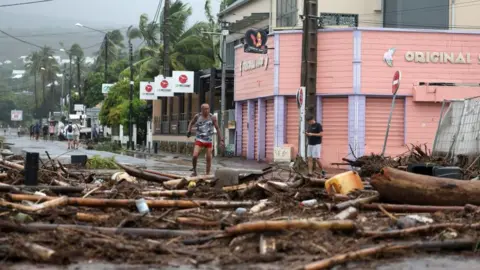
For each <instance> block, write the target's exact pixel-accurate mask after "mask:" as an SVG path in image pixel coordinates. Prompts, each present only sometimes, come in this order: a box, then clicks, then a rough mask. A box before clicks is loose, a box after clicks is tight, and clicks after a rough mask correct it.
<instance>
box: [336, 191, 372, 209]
mask: <svg viewBox="0 0 480 270" xmlns="http://www.w3.org/2000/svg"><path fill="white" fill-rule="evenodd" d="M378 197H379V196H378V194H376V195H373V196H370V197H366V198H358V199H355V200H349V201H346V202H341V203H338V204H336V205H335V206H334V207H333V208H334V209H335V210H344V209H347V208H348V207H350V206H353V207H357V206H359V205H362V204H366V203H370V202H373V201H375V200H378Z"/></svg>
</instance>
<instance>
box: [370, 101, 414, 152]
mask: <svg viewBox="0 0 480 270" xmlns="http://www.w3.org/2000/svg"><path fill="white" fill-rule="evenodd" d="M391 107H392V98H374V97H368V98H367V99H366V109H365V153H376V154H380V153H381V152H382V148H383V143H384V140H385V133H386V131H387V125H388V117H389V114H390V109H391ZM404 132H405V100H404V99H402V98H397V99H396V100H395V108H394V110H393V114H392V121H391V122H390V130H389V134H388V140H387V147H386V152H385V154H387V155H392V154H393V155H396V154H401V153H402V152H403V151H404V145H405V133H404Z"/></svg>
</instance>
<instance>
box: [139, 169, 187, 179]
mask: <svg viewBox="0 0 480 270" xmlns="http://www.w3.org/2000/svg"><path fill="white" fill-rule="evenodd" d="M143 171H144V172H148V173H151V174H155V175H160V176H164V177H168V178H170V179H178V178H182V176H181V175H177V174H170V173H163V172H157V171H153V170H143Z"/></svg>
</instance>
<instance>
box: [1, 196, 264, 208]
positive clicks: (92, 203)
mask: <svg viewBox="0 0 480 270" xmlns="http://www.w3.org/2000/svg"><path fill="white" fill-rule="evenodd" d="M7 196H8V197H9V198H10V200H12V201H23V200H26V201H39V200H40V201H45V200H53V199H56V198H58V197H49V196H36V195H24V194H7ZM145 201H146V203H147V205H148V206H149V207H150V208H171V207H178V208H196V207H204V208H237V207H250V206H253V205H254V204H255V202H252V201H208V200H190V201H189V200H145ZM67 204H68V205H77V206H87V207H132V206H135V205H136V204H135V200H128V199H94V198H78V197H69V198H68V201H67Z"/></svg>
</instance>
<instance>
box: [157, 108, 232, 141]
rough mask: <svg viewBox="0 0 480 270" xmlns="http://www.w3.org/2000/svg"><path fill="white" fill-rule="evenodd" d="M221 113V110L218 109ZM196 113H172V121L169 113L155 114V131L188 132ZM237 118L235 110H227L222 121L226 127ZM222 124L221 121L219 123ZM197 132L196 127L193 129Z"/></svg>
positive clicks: (161, 132)
mask: <svg viewBox="0 0 480 270" xmlns="http://www.w3.org/2000/svg"><path fill="white" fill-rule="evenodd" d="M216 113H219V111H216ZM195 114H196V113H192V114H191V115H190V116H189V115H187V114H186V113H181V114H172V117H171V121H169V119H168V116H167V115H163V116H155V117H154V119H153V125H154V133H155V134H166V135H168V134H173V135H176V134H187V129H188V124H189V122H190V120H191V119H192V118H193V116H195ZM234 120H235V110H227V111H225V118H224V119H221V120H220V121H224V124H225V127H228V122H229V121H234ZM219 126H220V123H219ZM192 132H195V128H193V129H192Z"/></svg>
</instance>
